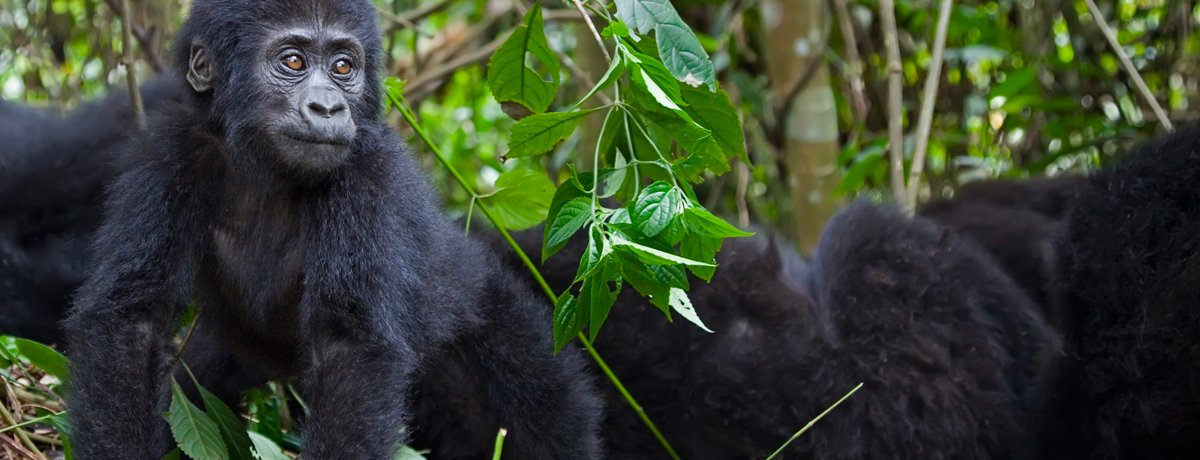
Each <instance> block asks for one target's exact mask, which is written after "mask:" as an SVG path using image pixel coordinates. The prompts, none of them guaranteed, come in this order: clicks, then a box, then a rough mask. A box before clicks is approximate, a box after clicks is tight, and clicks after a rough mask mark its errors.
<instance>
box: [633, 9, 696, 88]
mask: <svg viewBox="0 0 1200 460" xmlns="http://www.w3.org/2000/svg"><path fill="white" fill-rule="evenodd" d="M616 3H617V17H618V18H620V19H621V22H624V23H625V24H626V25H627V26H628V27H632V28H633V30H635V31H638V32H639V33H641V34H643V35H648V34H649V33H650V31H651V30H653V31H655V37H656V39H657V41H658V52H659V54H660V55H661V56H662V62H663V64H665V65H666V68H667V69H668V70H670V71H671V75H673V76H675V78H676V79H677V80H680V81H683V82H685V83H688V84H689V85H692V86H699V85H701V84H705V85H708V88H709V90H710V91H716V89H717V86H716V79H715V72H714V71H713V64H712V61H709V60H708V53H705V52H704V47H703V46H701V45H700V40H699V39H698V38H696V35H695V34H694V33H692V29H691V28H690V27H688V25H687V24H685V23H684V22H683V19H681V18H680V17H679V13H678V12H676V11H675V7H674V6H671V2H670V0H617V2H616Z"/></svg>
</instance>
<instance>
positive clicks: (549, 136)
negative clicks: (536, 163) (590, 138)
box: [505, 109, 600, 158]
mask: <svg viewBox="0 0 1200 460" xmlns="http://www.w3.org/2000/svg"><path fill="white" fill-rule="evenodd" d="M597 110H600V109H591V110H580V111H576V112H553V113H543V114H539V115H531V116H528V117H525V118H523V119H521V121H519V122H517V124H516V125H515V126H513V128H512V137H511V138H510V140H509V141H508V154H506V155H505V158H523V157H530V156H534V155H541V154H543V153H546V152H549V151H550V149H552V148H554V146H555V145H557V144H558V143H559V142H561V141H563V140H564V139H566V138H567V137H568V136H570V135H571V132H573V131H575V128H576V127H577V126H579V123H580V122H582V121H583V119H584V118H586V117H587V116H588V115H591V114H592V113H593V112H595V111H597Z"/></svg>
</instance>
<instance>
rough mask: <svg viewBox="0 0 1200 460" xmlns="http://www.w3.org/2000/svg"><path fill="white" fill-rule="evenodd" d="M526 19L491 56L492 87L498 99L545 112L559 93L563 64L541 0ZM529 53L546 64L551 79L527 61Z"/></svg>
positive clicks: (490, 74)
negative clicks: (550, 37) (550, 40)
mask: <svg viewBox="0 0 1200 460" xmlns="http://www.w3.org/2000/svg"><path fill="white" fill-rule="evenodd" d="M522 23H523V25H520V26H517V28H516V29H515V30H513V33H512V35H509V36H508V39H506V40H504V43H503V44H501V45H500V48H498V49H496V52H495V53H493V54H492V57H491V59H489V60H488V76H487V77H488V78H487V83H488V88H489V89H491V90H492V96H493V97H495V98H496V101H498V102H506V101H513V102H517V103H519V104H521V105H523V106H525V107H526V108H528V109H529V110H530V111H532V112H534V113H542V112H545V111H546V109H547V108H548V107H550V102H552V101H553V100H554V95H555V94H556V93H558V85H559V78H558V74H559V72H560V71H561V68H560V67H559V62H558V56H556V55H555V54H554V50H552V49H550V44H549V43H548V42H547V41H546V34H545V32H543V30H542V6H541V2H538V3H535V4H534V5H533V7H532V8H530V9H529V12H527V13H526V14H525V18H524V20H523V21H522ZM526 55H533V57H534V58H535V59H536V60H537V61H538V62H540V63H541V64H542V65H543V66H545V68H546V71H547V72H548V73H550V77H551V81H549V82H547V81H545V80H543V79H542V77H541V75H538V73H537V72H535V71H534V70H533V69H531V68H529V66H528V65H526V64H525V56H526Z"/></svg>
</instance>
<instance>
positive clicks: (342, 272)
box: [67, 0, 599, 459]
mask: <svg viewBox="0 0 1200 460" xmlns="http://www.w3.org/2000/svg"><path fill="white" fill-rule="evenodd" d="M298 3H302V4H303V5H299V4H298ZM174 54H175V60H174V62H175V63H176V66H177V68H176V69H175V71H176V74H177V75H178V78H179V79H180V80H181V83H183V82H184V81H186V85H187V88H188V90H187V91H185V95H184V101H183V103H182V104H179V105H177V106H176V107H173V108H170V109H167V110H164V111H163V112H162V113H161V114H160V115H159V116H158V117H156V118H154V119H152V120H151V122H150V124H149V127H148V133H146V134H145V135H144V136H142V137H141V138H139V139H137V140H135V141H134V143H133V145H132V146H130V148H129V149H128V151H127V153H126V154H125V157H124V158H123V159H122V161H123V163H122V164H123V166H122V173H121V174H120V176H119V177H118V178H117V179H116V180H115V182H114V183H113V184H112V185H111V186H110V189H109V196H108V202H107V204H106V210H105V211H106V212H105V217H104V221H103V224H102V226H101V228H100V230H99V231H98V232H97V236H96V240H95V243H94V245H95V253H96V254H97V259H98V260H97V262H96V268H95V270H94V271H93V273H92V275H91V276H90V278H89V279H88V280H87V281H86V282H85V283H84V285H83V287H82V288H81V289H80V291H79V294H78V296H77V297H78V302H77V305H76V308H75V309H74V310H73V311H72V313H71V315H70V317H69V318H68V320H67V330H68V339H69V341H70V343H71V344H72V346H71V349H72V353H71V355H72V356H71V357H72V362H73V365H74V366H75V369H74V374H73V384H74V388H73V397H72V399H71V412H70V413H71V417H72V419H73V421H74V423H75V439H74V441H75V449H76V452H77V455H79V456H80V457H81V458H89V459H109V458H135V459H157V458H160V457H161V456H162V455H163V454H165V453H166V452H167V451H168V450H169V448H170V440H171V437H170V435H169V433H168V429H167V425H166V424H165V423H164V422H163V420H162V418H161V417H160V416H159V415H160V414H161V413H162V412H163V411H164V410H165V408H166V403H167V397H168V391H167V388H168V386H167V384H166V381H165V380H164V379H166V378H167V377H168V376H169V375H170V373H171V372H172V370H173V367H174V363H173V361H172V360H171V359H170V356H171V355H172V354H173V353H174V350H173V349H172V347H171V345H170V343H171V342H170V337H171V336H172V334H173V332H174V331H176V329H177V328H178V327H179V321H180V318H181V314H182V311H183V306H184V305H185V303H187V302H188V301H194V302H195V304H196V305H197V308H198V310H199V320H198V321H199V325H198V326H197V329H196V332H195V336H194V337H193V339H192V341H191V345H189V347H188V349H187V350H186V353H185V355H184V361H186V362H187V363H188V364H189V365H190V366H191V367H192V368H193V369H194V370H195V371H196V372H197V374H198V376H199V378H200V381H201V384H203V385H204V386H205V387H207V388H208V389H210V390H212V391H213V392H214V393H215V394H217V395H218V396H220V397H222V398H223V399H225V400H227V401H235V398H236V397H237V395H238V392H239V390H241V389H243V388H245V387H248V386H251V385H255V384H259V383H262V382H264V381H266V380H268V379H274V378H279V377H284V376H291V375H296V376H299V378H300V387H301V393H302V394H303V396H304V397H305V399H306V400H308V402H309V408H310V412H309V414H308V416H307V417H306V423H305V427H304V430H303V440H304V449H305V452H304V456H305V458H308V459H333V458H337V459H380V458H390V457H391V456H392V455H393V454H394V452H395V450H396V448H397V446H398V443H399V442H401V441H403V440H404V439H403V436H402V432H403V428H404V425H405V424H406V423H408V422H410V421H412V420H411V418H410V417H409V413H410V410H409V409H408V406H409V404H407V403H408V402H409V401H410V400H412V399H414V398H413V397H412V396H413V394H412V393H413V391H412V390H413V388H419V389H424V388H429V387H431V386H433V385H430V384H426V383H424V381H421V380H420V379H425V380H426V381H430V380H432V381H436V380H437V377H435V376H433V375H432V373H430V372H426V371H427V370H431V369H432V370H437V371H439V372H445V371H446V370H449V369H452V370H454V371H456V372H458V374H457V375H458V376H459V377H460V380H458V381H456V382H455V383H456V385H443V386H438V387H437V388H439V389H440V392H437V393H436V394H435V395H434V396H437V397H438V398H440V399H439V400H438V401H437V402H438V403H445V407H443V408H441V409H443V410H441V411H432V412H434V413H441V414H445V415H444V416H446V417H450V416H459V417H462V418H463V419H468V418H469V420H458V421H457V422H458V423H454V422H449V421H444V420H438V419H436V418H434V419H421V420H419V423H417V424H416V425H414V426H412V427H411V428H412V429H411V430H407V431H408V432H415V433H416V434H415V439H414V441H415V442H417V443H418V444H424V445H429V446H433V447H434V449H435V450H434V452H433V455H432V457H434V458H479V457H482V456H483V455H485V454H486V453H487V452H490V443H491V439H492V437H493V436H494V435H495V432H496V431H497V430H498V429H499V428H501V427H504V428H507V429H508V431H509V433H510V434H509V438H508V442H507V443H506V446H505V454H506V457H508V458H539V459H542V458H546V459H568V458H570V459H576V458H584V459H588V458H595V457H596V456H597V455H598V454H597V450H598V448H597V444H598V442H597V440H596V435H595V425H596V423H595V421H594V417H595V415H594V414H595V413H596V412H597V411H598V410H599V409H598V403H597V402H596V400H595V399H594V397H593V396H592V395H591V388H590V384H589V382H588V381H587V380H585V379H584V378H583V377H581V376H580V372H579V367H580V365H581V363H580V359H581V358H580V354H579V353H578V350H574V351H570V352H567V353H564V354H563V355H560V356H558V357H555V356H553V355H552V350H553V348H552V340H551V337H550V325H551V323H550V318H549V314H550V310H551V308H550V306H549V305H546V304H542V303H539V302H536V301H534V300H533V297H531V294H530V293H529V292H527V291H525V290H523V289H517V288H514V287H513V286H514V284H516V283H511V282H509V281H508V279H507V278H506V275H504V274H503V272H501V271H499V270H498V268H497V267H498V264H497V263H496V262H494V261H493V260H491V258H490V256H489V255H488V254H487V253H486V252H485V251H483V250H482V249H480V248H479V247H476V246H474V245H473V244H472V243H469V242H467V241H466V240H465V238H464V237H463V236H461V234H460V233H459V232H457V231H455V230H454V229H452V228H451V227H449V225H448V224H447V223H446V222H445V221H444V220H443V219H442V218H441V211H440V209H439V206H438V204H437V203H436V202H435V198H434V193H433V192H432V191H431V190H430V188H429V186H428V184H426V183H425V180H424V178H423V177H421V175H420V174H419V173H417V172H416V171H419V168H420V164H419V163H418V162H417V161H415V160H414V159H413V158H412V157H411V156H410V154H409V153H408V152H407V151H406V150H405V149H404V147H403V144H402V143H401V141H400V140H399V139H398V138H397V137H396V136H395V134H394V133H392V132H391V131H390V129H389V128H388V127H387V126H386V125H385V123H384V121H383V117H382V113H383V106H382V94H381V84H380V81H379V68H378V67H379V65H378V63H379V61H380V59H381V55H382V54H381V40H380V32H379V30H378V29H377V26H376V17H375V11H374V7H373V5H372V3H371V2H369V1H366V0H361V1H319V0H310V1H303V2H296V1H283V0H270V1H254V2H247V1H233V0H197V1H196V2H195V3H194V4H193V6H192V10H191V13H190V15H189V17H188V19H187V20H186V21H185V23H184V25H183V27H182V29H181V31H180V34H179V36H178V37H177V38H176V39H175V50H174ZM347 378H352V380H350V381H347ZM413 378H416V379H418V385H417V386H416V387H412V386H410V384H409V382H410V380H412V379H413ZM181 381H186V379H181ZM430 393H432V392H430ZM427 395H429V393H426V392H424V391H422V392H421V393H419V394H416V395H415V396H416V399H417V407H420V408H422V409H421V412H422V413H429V412H431V411H430V410H427V409H426V408H424V405H427V404H428V402H427V401H426V400H424V399H423V398H425V397H426V396H427Z"/></svg>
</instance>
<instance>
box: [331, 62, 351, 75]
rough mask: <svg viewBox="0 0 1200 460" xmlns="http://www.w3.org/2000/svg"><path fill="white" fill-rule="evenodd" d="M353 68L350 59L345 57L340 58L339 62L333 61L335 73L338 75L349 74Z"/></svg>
mask: <svg viewBox="0 0 1200 460" xmlns="http://www.w3.org/2000/svg"><path fill="white" fill-rule="evenodd" d="M353 68H354V67H353V66H351V65H350V61H347V60H345V59H338V60H337V62H335V63H333V73H335V74H338V75H347V74H349V73H350V71H351V70H352V69H353Z"/></svg>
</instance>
